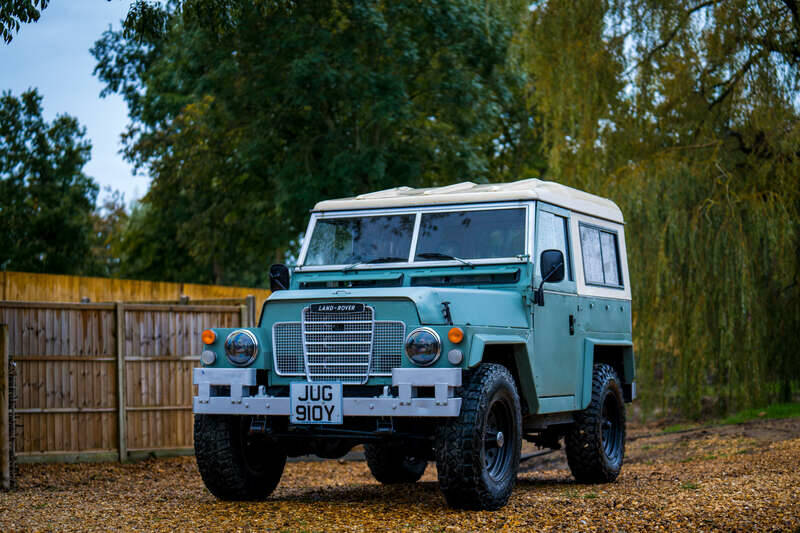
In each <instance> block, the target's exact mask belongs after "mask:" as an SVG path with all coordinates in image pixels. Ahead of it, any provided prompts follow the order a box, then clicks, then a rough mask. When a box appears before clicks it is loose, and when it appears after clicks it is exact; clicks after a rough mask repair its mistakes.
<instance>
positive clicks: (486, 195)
mask: <svg viewBox="0 0 800 533" xmlns="http://www.w3.org/2000/svg"><path fill="white" fill-rule="evenodd" d="M514 200H541V201H543V202H547V203H549V204H553V205H557V206H560V207H564V208H567V209H570V210H572V211H577V212H579V213H583V214H586V215H591V216H595V217H599V218H604V219H606V220H610V221H612V222H619V223H620V224H622V223H624V220H623V218H622V211H620V209H619V207H617V204H615V203H614V202H612V201H611V200H608V199H607V198H602V197H600V196H595V195H594V194H589V193H587V192H583V191H579V190H578V189H573V188H572V187H567V186H566V185H561V184H560V183H555V182H553V181H542V180H539V179H535V178H533V179H527V180H521V181H514V182H511V183H488V184H485V185H478V184H477V183H472V182H471V181H465V182H462V183H456V184H454V185H447V186H445V187H430V188H427V189H412V188H411V187H395V188H394V189H386V190H385V191H377V192H371V193H368V194H361V195H358V196H356V197H354V198H340V199H336V200H324V201H322V202H319V203H318V204H317V205H315V206H314V211H350V210H353V209H375V208H384V209H385V208H392V207H415V206H423V205H446V204H471V203H483V202H507V201H514Z"/></svg>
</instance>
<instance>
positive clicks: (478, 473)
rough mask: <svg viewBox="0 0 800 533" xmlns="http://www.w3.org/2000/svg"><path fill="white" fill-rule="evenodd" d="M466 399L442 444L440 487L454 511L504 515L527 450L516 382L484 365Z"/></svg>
mask: <svg viewBox="0 0 800 533" xmlns="http://www.w3.org/2000/svg"><path fill="white" fill-rule="evenodd" d="M461 398H462V403H461V412H460V414H459V416H458V417H457V418H454V419H452V420H450V421H448V422H446V423H445V424H443V426H442V428H441V429H440V430H439V432H438V434H437V438H436V452H435V453H436V468H437V469H438V471H439V487H440V488H441V489H442V492H443V493H444V497H445V499H446V500H447V504H448V505H449V506H451V507H456V508H460V509H475V510H495V509H499V508H501V507H503V506H504V505H505V504H506V503H507V502H508V499H509V497H510V496H511V491H512V490H513V488H514V484H515V482H516V479H517V471H518V470H519V457H520V448H521V445H522V435H521V432H522V414H521V411H520V400H519V394H518V393H517V387H516V385H515V383H514V378H513V376H512V375H511V372H509V371H508V369H506V368H505V367H504V366H502V365H497V364H489V363H484V364H481V365H480V366H479V367H478V368H476V369H475V370H474V371H472V372H471V373H470V374H469V375H468V376H466V382H465V383H464V386H463V387H462V389H461ZM501 427H502V428H504V431H502V433H503V438H502V441H500V440H499V439H498V437H499V436H500V435H499V433H500V432H501V431H499V428H501Z"/></svg>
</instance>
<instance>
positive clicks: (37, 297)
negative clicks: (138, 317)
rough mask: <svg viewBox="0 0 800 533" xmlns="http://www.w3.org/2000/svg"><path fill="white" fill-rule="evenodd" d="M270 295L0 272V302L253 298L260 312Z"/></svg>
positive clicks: (214, 287)
mask: <svg viewBox="0 0 800 533" xmlns="http://www.w3.org/2000/svg"><path fill="white" fill-rule="evenodd" d="M269 294H270V292H269V291H268V290H266V289H252V288H246V287H226V286H223V285H199V284H194V283H167V282H161V281H137V280H129V279H108V278H92V277H86V276H62V275H55V274H31V273H28V272H0V300H13V301H23V302H43V301H47V302H80V301H81V300H82V299H88V300H90V301H92V302H116V301H125V302H141V301H168V300H171V301H175V302H177V301H178V300H180V299H181V298H184V297H188V298H189V299H190V301H191V300H220V299H239V300H241V299H243V298H245V297H246V296H248V295H253V296H255V298H256V304H257V306H258V307H259V308H260V307H261V304H262V303H263V302H264V300H266V298H267V297H268V296H269Z"/></svg>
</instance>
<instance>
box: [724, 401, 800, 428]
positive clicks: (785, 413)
mask: <svg viewBox="0 0 800 533" xmlns="http://www.w3.org/2000/svg"><path fill="white" fill-rule="evenodd" d="M797 417H800V403H777V404H772V405H769V406H767V407H765V408H763V409H746V410H744V411H740V412H738V413H736V414H733V415H731V416H729V417H727V418H724V419H723V420H722V422H721V423H722V424H741V423H742V422H747V421H748V420H760V419H764V418H797Z"/></svg>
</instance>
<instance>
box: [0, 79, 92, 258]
mask: <svg viewBox="0 0 800 533" xmlns="http://www.w3.org/2000/svg"><path fill="white" fill-rule="evenodd" d="M41 100H42V98H41V96H39V94H38V93H37V92H36V91H35V90H32V91H28V92H25V93H23V94H22V95H21V96H20V97H19V98H17V97H15V96H12V95H11V93H10V92H6V93H3V95H2V97H0V228H2V231H1V232H0V269H3V270H21V271H27V272H48V273H55V274H76V273H82V272H83V270H84V269H86V268H90V266H91V265H92V261H93V256H92V254H91V253H90V249H91V239H92V218H91V217H92V212H93V210H94V203H95V198H96V196H97V185H96V184H95V183H94V181H93V180H92V179H91V178H89V177H87V176H86V175H85V174H83V170H82V169H83V166H84V165H85V164H86V162H87V161H88V160H89V156H90V151H91V144H90V143H89V141H88V140H86V139H85V135H86V131H85V129H84V128H82V127H81V126H80V125H79V124H78V121H77V120H76V119H75V118H73V117H70V116H68V115H59V116H58V117H56V119H55V120H53V122H52V123H49V124H48V123H47V122H46V121H45V120H44V119H43V118H42V107H41Z"/></svg>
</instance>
